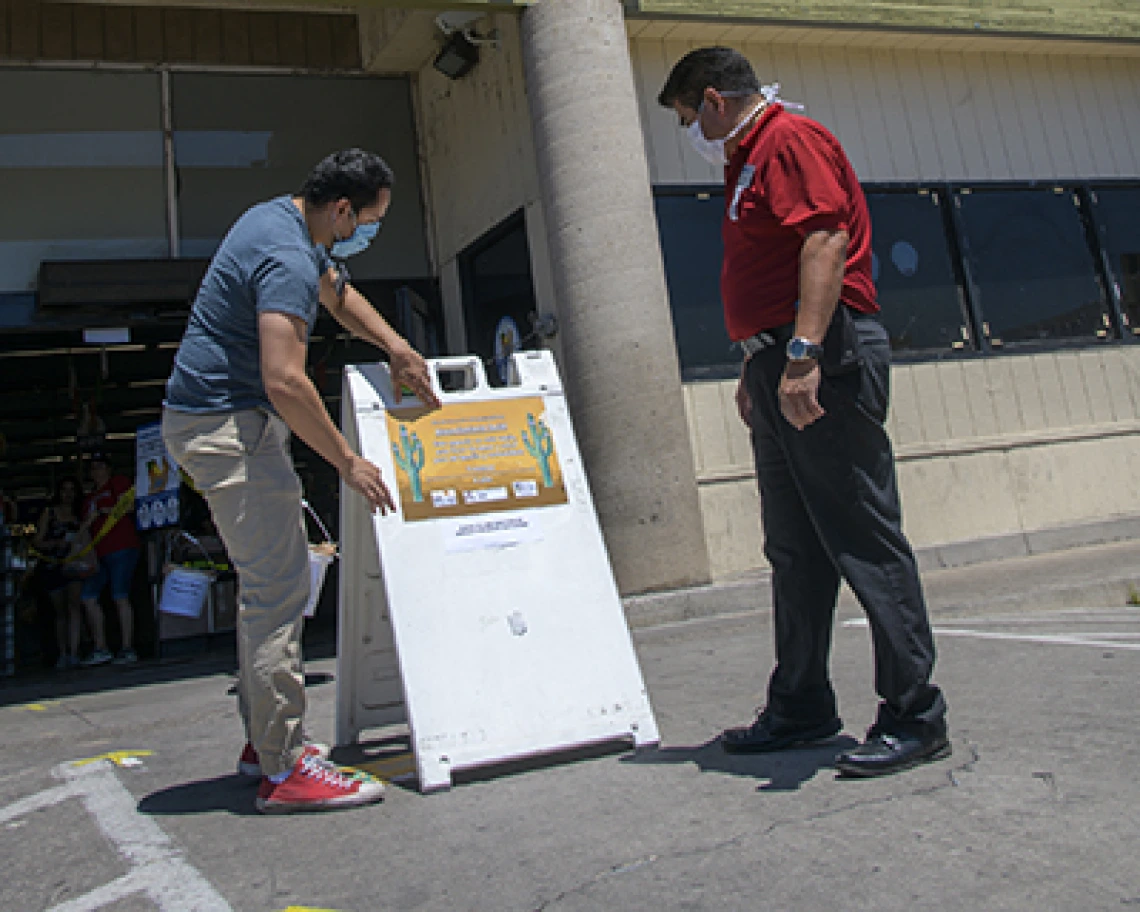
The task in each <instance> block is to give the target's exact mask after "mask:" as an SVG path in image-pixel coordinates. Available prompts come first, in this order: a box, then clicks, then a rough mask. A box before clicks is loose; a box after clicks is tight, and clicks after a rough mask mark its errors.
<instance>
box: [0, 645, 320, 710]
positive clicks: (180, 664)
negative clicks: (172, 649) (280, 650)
mask: <svg viewBox="0 0 1140 912" xmlns="http://www.w3.org/2000/svg"><path fill="white" fill-rule="evenodd" d="M302 653H303V655H304V658H305V661H306V662H309V661H315V660H319V659H328V658H334V657H335V656H336V639H335V631H334V630H332V629H331V628H330V629H319V630H316V631H313V632H312V633H310V632H309V630H308V628H306V630H305V637H304V641H303V646H302ZM236 667H237V656H236V654H235V652H234V649H233V647H232V646H231V647H230V648H224V649H216V650H211V651H202V652H195V653H191V654H186V655H177V656H169V657H166V658H162V659H143V660H142V661H140V662H139V663H138V664H137V665H129V666H118V665H101V666H98V667H96V668H75V669H70V670H68V671H49V670H46V669H37V670H34V671H25V672H21V673H20V674H19V675H17V676H16V677H13V678H0V707H4V706H16V705H19V704H21V703H32V702H37V701H43V700H59V699H63V698H66V697H76V696H82V695H85V694H93V693H104V692H108V691H116V690H128V689H130V688H134V687H147V686H149V685H151V684H166V683H172V682H175V681H186V680H190V679H193V678H203V677H210V676H211V675H216V674H224V673H227V672H228V673H230V674H232V673H233V672H234V670H235V669H236ZM330 680H332V676H331V675H329V674H326V673H317V674H307V675H306V676H305V685H306V686H307V687H313V686H315V685H319V684H325V683H327V682H328V681H330Z"/></svg>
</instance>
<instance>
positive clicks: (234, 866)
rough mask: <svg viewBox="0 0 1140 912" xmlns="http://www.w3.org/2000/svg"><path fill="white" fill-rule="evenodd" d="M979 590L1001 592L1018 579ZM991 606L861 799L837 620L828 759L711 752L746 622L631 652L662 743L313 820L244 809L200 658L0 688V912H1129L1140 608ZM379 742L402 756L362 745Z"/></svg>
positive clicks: (942, 664) (842, 623)
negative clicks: (925, 711)
mask: <svg viewBox="0 0 1140 912" xmlns="http://www.w3.org/2000/svg"><path fill="white" fill-rule="evenodd" d="M1119 556H1120V555H1116V557H1118V558H1119ZM1041 566H1042V565H1038V569H1039V572H1038V574H1037V578H1038V579H1039V580H1042V579H1044V578H1045V577H1046V576H1047V574H1044V573H1043V572H1042V571H1040V567H1041ZM995 571H998V568H990V575H991V576H993V577H995V578H997V579H1001V580H1005V583H1003V584H1002V585H1006V584H1008V583H1009V581H1010V580H1012V579H1013V578H1014V577H1015V576H1016V574H1015V573H1014V572H1013V571H1007V572H1004V573H1003V572H1000V571H998V572H995ZM948 572H949V571H948ZM935 576H936V575H935V574H931V575H928V588H930V589H931V591H932V595H933V594H934V592H935V590H937V588H938V586H939V585H940V583H939V582H938V581H937V580H936V579H935ZM1013 607H1015V608H1016V609H1017V610H1010V609H1011V604H1010V603H1009V602H1008V601H1006V600H1003V599H1001V598H997V597H995V599H994V602H993V604H992V605H990V606H989V607H987V606H986V605H985V604H977V605H971V606H966V607H963V605H958V606H956V607H955V606H944V608H945V610H941V609H940V610H936V612H935V622H936V626H937V627H938V629H939V631H940V633H939V636H938V644H939V648H940V661H939V666H938V675H937V676H938V680H939V682H940V683H941V684H942V686H943V687H944V688H945V690H946V692H947V695H948V699H949V702H950V713H951V715H950V720H951V730H952V738H953V745H954V755H953V757H952V758H950V759H949V760H946V761H943V762H940V763H937V764H933V765H930V766H926V767H922V768H919V769H916V770H913V771H910V772H907V773H904V774H901V775H898V776H894V777H890V778H886V779H881V780H871V781H847V780H840V779H837V778H836V776H835V773H834V770H833V769H832V767H831V763H832V759H833V757H834V754H835V752H836V750H837V749H838V748H839V747H841V746H843V745H845V744H851V743H854V741H855V739H856V738H859V737H860V736H861V735H862V731H863V728H864V727H865V726H866V725H868V724H869V723H870V721H871V720H872V718H873V716H874V709H875V699H874V695H873V691H872V686H871V680H870V679H871V664H870V650H869V641H868V635H867V631H866V629H865V628H864V627H862V626H860V622H859V614H858V612H857V611H855V610H852V609H851V608H850V607H844V608H843V609H842V610H841V612H840V618H839V622H838V623H837V627H836V631H835V645H834V658H833V668H834V678H835V683H836V688H837V691H838V693H839V696H840V703H841V711H842V714H843V717H844V719H845V721H846V723H847V727H846V730H845V733H844V735H843V736H842V737H841V738H840V739H839V740H838V741H837V742H836V743H835V744H833V745H831V746H829V747H825V748H819V749H813V750H807V751H799V752H793V753H786V754H779V755H771V756H761V757H747V756H745V757H739V756H729V755H727V754H725V753H723V752H722V751H721V750H720V748H719V747H718V746H717V745H716V744H715V738H716V735H717V733H718V732H719V731H720V729H721V728H722V727H724V726H726V725H730V724H737V723H741V722H744V721H747V720H748V718H749V717H750V715H751V713H752V711H753V709H754V708H755V706H756V705H757V704H758V703H759V702H760V700H761V694H762V693H763V688H764V683H765V678H766V675H767V672H768V670H769V668H770V665H771V647H770V639H771V631H770V627H769V624H768V619H767V617H766V616H765V615H764V614H763V613H751V614H744V615H740V616H730V617H719V618H708V619H700V620H695V621H690V622H686V623H680V624H667V625H659V626H656V627H652V628H646V629H639V630H637V631H636V633H635V640H636V643H637V648H638V653H639V656H640V659H641V662H642V668H643V671H644V673H645V676H646V679H647V682H648V684H649V688H650V693H651V696H652V699H653V702H654V707H655V710H656V713H657V717H658V722H659V724H660V727H661V731H662V735H663V739H664V741H663V744H662V746H661V748H660V749H658V750H655V751H647V752H644V753H642V754H638V755H635V754H632V753H628V752H624V753H622V752H619V753H611V754H605V755H601V756H593V757H591V758H586V759H580V760H577V761H575V762H571V763H562V764H555V765H547V766H541V767H535V768H531V769H527V770H523V771H516V772H512V773H510V774H504V775H500V776H498V777H495V778H485V779H477V780H476V781H472V782H468V783H466V784H462V785H459V786H457V787H456V788H454V789H453V790H452V791H450V792H446V793H441V794H436V795H431V796H426V797H425V796H421V795H420V794H419V793H418V792H416V791H414V790H412V789H411V788H409V787H407V786H392V787H391V788H390V789H389V792H388V796H387V798H386V800H385V803H384V804H383V805H382V806H380V807H376V808H368V809H361V810H357V811H350V812H341V813H335V814H332V813H330V814H322V815H310V816H303V817H282V818H269V817H261V816H259V815H257V814H256V813H255V812H254V811H253V790H252V788H251V787H250V786H248V785H246V784H244V783H243V782H242V781H241V780H239V779H238V778H237V777H236V776H235V775H233V766H234V763H235V761H236V757H237V752H238V750H239V749H240V746H241V744H240V741H241V736H240V728H239V723H238V720H237V714H236V711H235V707H234V705H233V698H232V696H230V695H229V694H228V691H229V690H230V689H231V688H232V683H233V678H232V676H231V674H230V673H229V671H228V669H227V667H226V664H225V663H223V662H218V661H213V662H211V661H199V662H193V663H178V664H175V665H171V666H168V667H165V668H163V667H160V668H140V669H132V670H125V671H119V670H116V671H115V672H113V673H114V674H116V675H118V676H119V681H121V682H122V683H125V684H134V685H135V686H131V687H125V688H119V689H115V690H103V691H94V692H89V693H78V692H77V693H74V694H73V695H68V694H67V693H66V692H64V691H60V692H57V693H56V694H55V695H54V696H52V695H50V694H48V695H45V694H42V693H40V694H35V693H33V692H30V691H27V690H24V689H13V688H8V689H6V690H5V691H3V692H0V700H4V702H6V703H7V705H4V706H3V707H0V732H2V733H3V737H2V746H0V759H2V760H3V763H2V764H0V909H4V910H6V912H7V910H11V912H22V910H44V909H49V908H55V909H61V910H68V912H77V910H80V909H97V908H106V909H113V910H116V912H124V910H143V909H149V910H153V909H169V910H174V909H178V910H184V909H192V910H195V912H197V910H209V909H215V908H216V909H219V910H224V909H233V910H270V912H278V910H285V909H289V908H291V907H292V908H315V909H333V910H339V912H377V910H384V912H388V910H413V909H414V910H468V909H471V910H492V912H508V910H558V912H569V910H618V909H621V910H642V909H644V910H704V909H718V910H720V909H729V910H736V909H740V910H757V909H762V910H768V909H771V910H805V912H815V910H834V909H860V908H874V909H876V910H884V912H888V910H895V909H898V910H902V909H908V910H909V909H932V910H934V909H937V910H956V909H961V910H976V909H986V910H1001V909H1010V910H1053V909H1056V910H1069V909H1073V910H1076V909H1079V910H1099V909H1106V910H1107V909H1114V910H1115V909H1124V908H1130V907H1137V906H1140V866H1138V865H1137V864H1136V861H1135V853H1136V846H1137V844H1138V837H1140V815H1138V814H1137V813H1136V809H1137V808H1138V807H1140V785H1138V784H1137V773H1136V769H1137V767H1136V749H1137V735H1136V732H1137V730H1138V727H1140V726H1138V723H1140V701H1137V699H1136V695H1137V686H1138V685H1137V681H1138V680H1140V609H1137V608H1132V607H1129V606H1127V605H1125V604H1123V603H1121V602H1119V601H1117V602H1116V603H1115V604H1106V605H1104V606H1102V607H1099V608H1095V609H1093V608H1079V607H1075V606H1073V605H1069V606H1068V608H1067V609H1066V610H1036V609H1033V608H1032V606H1027V605H1024V604H1016V605H1014V606H1013ZM111 673H112V672H111V671H110V670H108V674H111ZM309 673H310V674H309V683H310V687H309V696H310V700H311V728H312V730H313V733H314V734H315V735H316V736H318V737H323V738H328V737H330V736H331V734H332V716H333V712H332V707H333V702H334V697H335V680H334V678H333V675H334V673H335V663H334V661H333V660H332V659H329V658H322V659H317V660H316V661H311V662H310V663H309ZM41 690H42V688H41ZM77 690H78V688H77ZM37 696H38V697H40V699H38V700H36V699H34V698H35V697H37ZM401 750H402V744H401V742H400V741H399V740H398V739H397V740H395V741H393V742H391V743H388V744H385V745H373V746H372V747H371V748H370V753H371V754H372V755H373V756H377V755H381V756H382V755H385V754H398V753H399V752H400V751H401ZM111 751H128V752H130V751H136V752H140V751H150V752H151V753H149V754H145V755H140V756H139V759H138V761H137V764H138V765H134V766H127V767H125V768H117V767H111V766H109V765H106V764H93V765H91V766H90V767H85V768H83V769H88V770H91V771H93V772H92V778H90V779H81V780H79V781H78V785H76V784H74V783H72V784H71V785H68V787H70V788H74V789H78V791H76V792H73V793H68V795H66V796H64V795H63V794H62V793H59V792H56V793H52V792H50V790H52V789H58V788H60V782H61V780H59V779H57V778H54V777H53V775H52V770H53V769H56V768H58V767H59V765H60V764H62V763H64V762H65V761H72V760H76V759H80V758H86V757H92V756H96V755H99V754H103V753H106V752H111ZM340 756H341V758H342V759H346V760H355V759H359V758H360V756H361V755H360V753H359V752H342V754H341V755H340ZM399 762H400V761H399V760H398V759H397V760H396V761H395V763H396V764H397V765H398V763H399ZM84 789H86V791H84ZM45 795H46V796H47V797H42V796H45ZM37 796H41V797H37ZM93 796H94V797H93ZM124 796H126V797H124ZM56 799H59V800H56ZM18 802H22V804H17V803H18ZM37 802H39V804H37ZM53 802H54V803H53ZM124 804H125V805H126V808H127V810H124V809H123V808H124ZM92 808H94V810H92ZM108 808H109V809H110V810H107V809H108ZM116 808H117V809H118V810H116ZM140 859H142V860H141V861H140ZM148 859H149V861H148ZM170 871H181V872H182V874H181V875H178V876H175V875H169V876H168V874H169V872H170ZM131 878H134V879H131ZM148 878H150V879H148ZM164 878H165V879H164ZM108 884H120V885H125V886H123V887H122V890H120V891H119V892H120V893H122V895H119V894H117V893H113V891H111V892H108V887H107V885H108ZM136 884H138V885H140V889H139V890H138V891H135V892H125V893H123V890H129V889H130V888H131V887H133V886H134V885H136ZM156 884H157V885H158V886H156ZM163 884H165V885H166V886H165V887H163V886H162V885H163ZM148 885H149V887H150V890H151V892H150V894H148V893H147V891H146V889H145V888H147V887H148ZM100 889H101V890H103V891H104V892H103V893H102V894H99V893H97V892H94V893H93V892H92V891H98V890H100ZM116 889H117V888H116ZM196 890H197V892H195V891H196ZM112 895H114V898H113V901H111V902H110V903H109V904H107V905H97V904H94V903H96V902H98V901H99V900H100V899H101V898H108V897H111V896H112ZM156 897H157V898H156ZM218 903H221V905H218Z"/></svg>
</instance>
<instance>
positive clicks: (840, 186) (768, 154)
mask: <svg viewBox="0 0 1140 912" xmlns="http://www.w3.org/2000/svg"><path fill="white" fill-rule="evenodd" d="M724 201H725V215H724V222H723V230H722V234H723V238H724V266H723V270H722V272H721V297H722V299H723V300H724V322H725V326H726V327H727V329H728V335H729V338H730V339H732V340H733V341H734V342H738V341H740V340H741V339H747V338H748V337H749V336H753V335H755V334H756V333H758V332H761V331H763V330H766V329H775V328H776V327H778V326H783V325H785V324H787V323H791V322H793V321H794V320H795V318H796V302H797V301H798V300H799V297H800V249H801V248H802V247H803V243H804V239H805V238H806V237H807V235H809V234H811V233H812V232H813V231H840V230H846V231H847V233H848V234H849V235H850V238H851V240H850V243H849V244H848V248H847V267H846V270H845V272H844V277H843V291H842V293H841V295H840V300H841V301H843V303H845V304H847V305H849V306H850V307H853V308H854V309H855V310H858V311H861V312H863V313H875V312H877V311H878V309H879V305H878V303H877V301H876V299H875V284H874V282H873V281H872V279H871V214H870V212H869V211H868V210H867V200H866V198H865V197H864V196H863V189H862V187H860V186H859V179H858V178H857V177H856V176H855V170H854V169H853V168H852V167H851V162H850V161H848V160H847V155H846V153H845V152H844V151H843V148H842V147H841V146H840V145H839V140H837V139H836V138H835V137H834V136H832V135H831V133H830V132H828V131H827V129H825V128H824V127H823V126H822V125H820V124H818V123H816V122H815V121H814V120H810V119H809V118H807V117H800V116H799V115H797V114H789V113H788V112H787V111H785V110H784V108H783V106H782V105H780V104H773V105H770V106H769V107H768V109H767V110H766V111H765V112H764V114H763V115H762V116H761V117H760V119H759V120H758V121H757V122H756V124H755V125H754V126H753V128H752V129H751V130H750V131H749V133H748V135H747V136H746V137H745V138H744V140H743V141H742V142H741V144H740V148H738V149H737V150H736V152H735V153H734V154H733V156H732V160H731V161H730V162H729V163H728V166H727V168H725V182H724Z"/></svg>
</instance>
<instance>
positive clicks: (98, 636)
mask: <svg viewBox="0 0 1140 912" xmlns="http://www.w3.org/2000/svg"><path fill="white" fill-rule="evenodd" d="M90 469H91V481H92V483H93V484H94V489H93V490H92V492H91V493H90V494H89V495H88V496H87V500H86V502H85V504H84V509H83V515H84V519H83V525H82V528H83V530H84V531H86V532H88V533H89V534H90V535H91V537H92V539H95V554H96V556H97V557H98V558H99V569H98V571H97V572H96V573H95V574H94V575H93V576H90V577H88V578H87V579H86V580H84V582H83V591H82V597H83V607H84V609H85V610H86V613H87V623H88V624H89V625H90V626H91V635H92V637H93V638H94V640H95V649H94V651H93V652H92V653H91V655H90V656H88V657H87V658H86V659H84V660H83V663H82V664H83V665H85V666H90V665H105V664H107V663H108V662H114V664H116V665H133V664H134V663H135V662H137V661H138V655H137V654H136V653H135V650H134V610H133V609H132V608H131V599H130V596H131V582H132V581H133V580H134V576H135V565H136V564H138V561H139V548H140V543H139V537H138V533H137V532H136V531H135V521H134V519H133V518H132V513H131V511H129V510H128V511H127V512H125V513H123V514H122V515H120V516H118V517H117V518H114V517H112V515H111V514H112V513H113V512H115V506H116V504H118V503H119V501H120V499H121V498H122V497H123V496H124V495H126V493H127V492H128V491H129V490H130V489H131V480H130V479H129V478H127V477H126V476H124V475H112V474H111V464H110V462H109V460H108V459H107V457H106V456H105V455H104V454H102V453H95V454H93V455H92V456H91V459H90ZM112 519H113V522H112ZM108 584H110V586H111V598H112V599H114V601H115V608H116V609H117V610H118V613H119V631H120V634H121V643H120V647H119V652H118V653H117V654H116V655H112V654H111V651H110V650H109V649H108V648H107V634H106V631H105V627H104V623H103V609H102V608H101V607H100V606H99V596H100V595H101V594H102V592H103V589H104V587H105V586H107V585H108Z"/></svg>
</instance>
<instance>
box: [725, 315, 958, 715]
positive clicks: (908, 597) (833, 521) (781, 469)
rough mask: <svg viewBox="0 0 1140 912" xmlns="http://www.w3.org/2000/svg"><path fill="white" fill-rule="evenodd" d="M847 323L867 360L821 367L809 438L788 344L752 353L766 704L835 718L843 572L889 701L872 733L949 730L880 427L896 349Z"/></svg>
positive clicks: (878, 685)
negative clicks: (793, 392)
mask: <svg viewBox="0 0 1140 912" xmlns="http://www.w3.org/2000/svg"><path fill="white" fill-rule="evenodd" d="M841 316H842V317H843V318H845V319H847V320H848V321H849V322H848V336H849V339H850V340H851V341H852V345H853V346H855V347H857V355H858V362H859V363H858V364H857V365H855V366H853V367H851V368H849V369H847V370H843V371H841V372H840V371H837V370H834V369H832V366H829V365H825V376H824V378H823V380H822V382H821V384H820V391H819V402H820V405H821V406H822V407H823V409H824V410H825V412H826V414H825V415H824V417H822V418H820V419H819V420H818V421H816V422H815V423H813V424H811V425H809V426H808V427H807V428H805V429H804V430H802V431H797V430H796V429H795V428H794V427H792V425H790V424H789V423H788V422H787V420H786V419H785V418H784V416H783V415H782V414H781V412H780V406H779V402H778V399H777V391H778V389H779V383H780V377H781V375H782V373H783V370H784V366H785V364H786V358H785V355H784V351H783V345H776V346H773V347H771V348H767V349H765V350H763V351H761V352H758V353H757V354H755V355H753V357H752V358H751V359H750V360H749V362H748V366H747V369H746V372H745V382H746V383H747V386H748V392H749V395H750V396H751V398H752V447H753V452H754V454H755V458H756V473H757V477H758V479H759V484H760V497H761V517H762V521H763V527H764V539H765V543H764V553H765V555H766V556H767V558H768V561H769V563H770V564H771V565H772V574H773V575H772V585H773V590H774V605H775V611H774V614H775V634H776V668H775V670H774V671H773V672H772V677H771V680H770V681H769V685H768V710H769V711H770V712H771V713H773V714H774V715H775V716H776V717H777V718H779V719H787V720H789V721H795V722H805V723H807V722H813V721H826V720H827V719H830V718H832V717H833V716H835V715H837V707H836V701H835V691H834V690H833V689H832V686H831V679H830V675H829V673H828V654H829V652H830V650H831V631H832V626H833V622H834V616H835V603H836V600H837V598H838V595H839V582H840V578H842V579H844V580H846V581H847V583H848V585H850V587H851V589H852V590H853V591H854V593H855V595H856V596H857V597H858V599H859V601H860V603H861V604H862V606H863V610H864V611H866V613H867V618H868V620H869V621H870V627H871V636H872V640H873V643H874V652H875V689H876V690H877V692H878V694H879V696H880V697H882V704H881V705H880V708H879V717H878V720H877V722H876V725H877V726H878V727H879V728H881V729H883V730H886V731H888V732H889V731H895V732H905V731H912V732H914V733H916V734H922V733H924V732H925V731H930V730H938V729H941V728H942V727H944V726H945V715H946V703H945V700H944V699H943V697H942V693H941V691H940V690H939V689H938V688H937V687H936V686H934V685H933V684H932V683H931V682H930V677H931V672H932V670H933V667H934V638H933V635H932V633H931V630H930V621H929V619H928V617H927V613H926V603H925V601H924V600H923V595H922V585H921V583H920V581H919V577H918V567H917V564H916V563H915V559H914V554H913V552H912V551H911V548H910V544H909V543H908V542H907V540H906V536H905V535H904V534H903V532H902V526H901V519H902V516H901V509H900V506H899V496H898V487H897V484H896V481H895V464H894V455H893V453H892V450H891V443H890V440H889V438H888V437H887V434H886V431H885V429H884V427H883V422H884V420H885V419H886V415H887V401H888V396H889V382H890V344H889V341H888V337H887V333H886V331H885V330H884V329H883V327H882V325H881V324H880V323H879V322H878V320H876V319H874V318H871V317H860V316H848V315H847V314H846V313H841ZM850 347H851V346H849V351H850Z"/></svg>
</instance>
